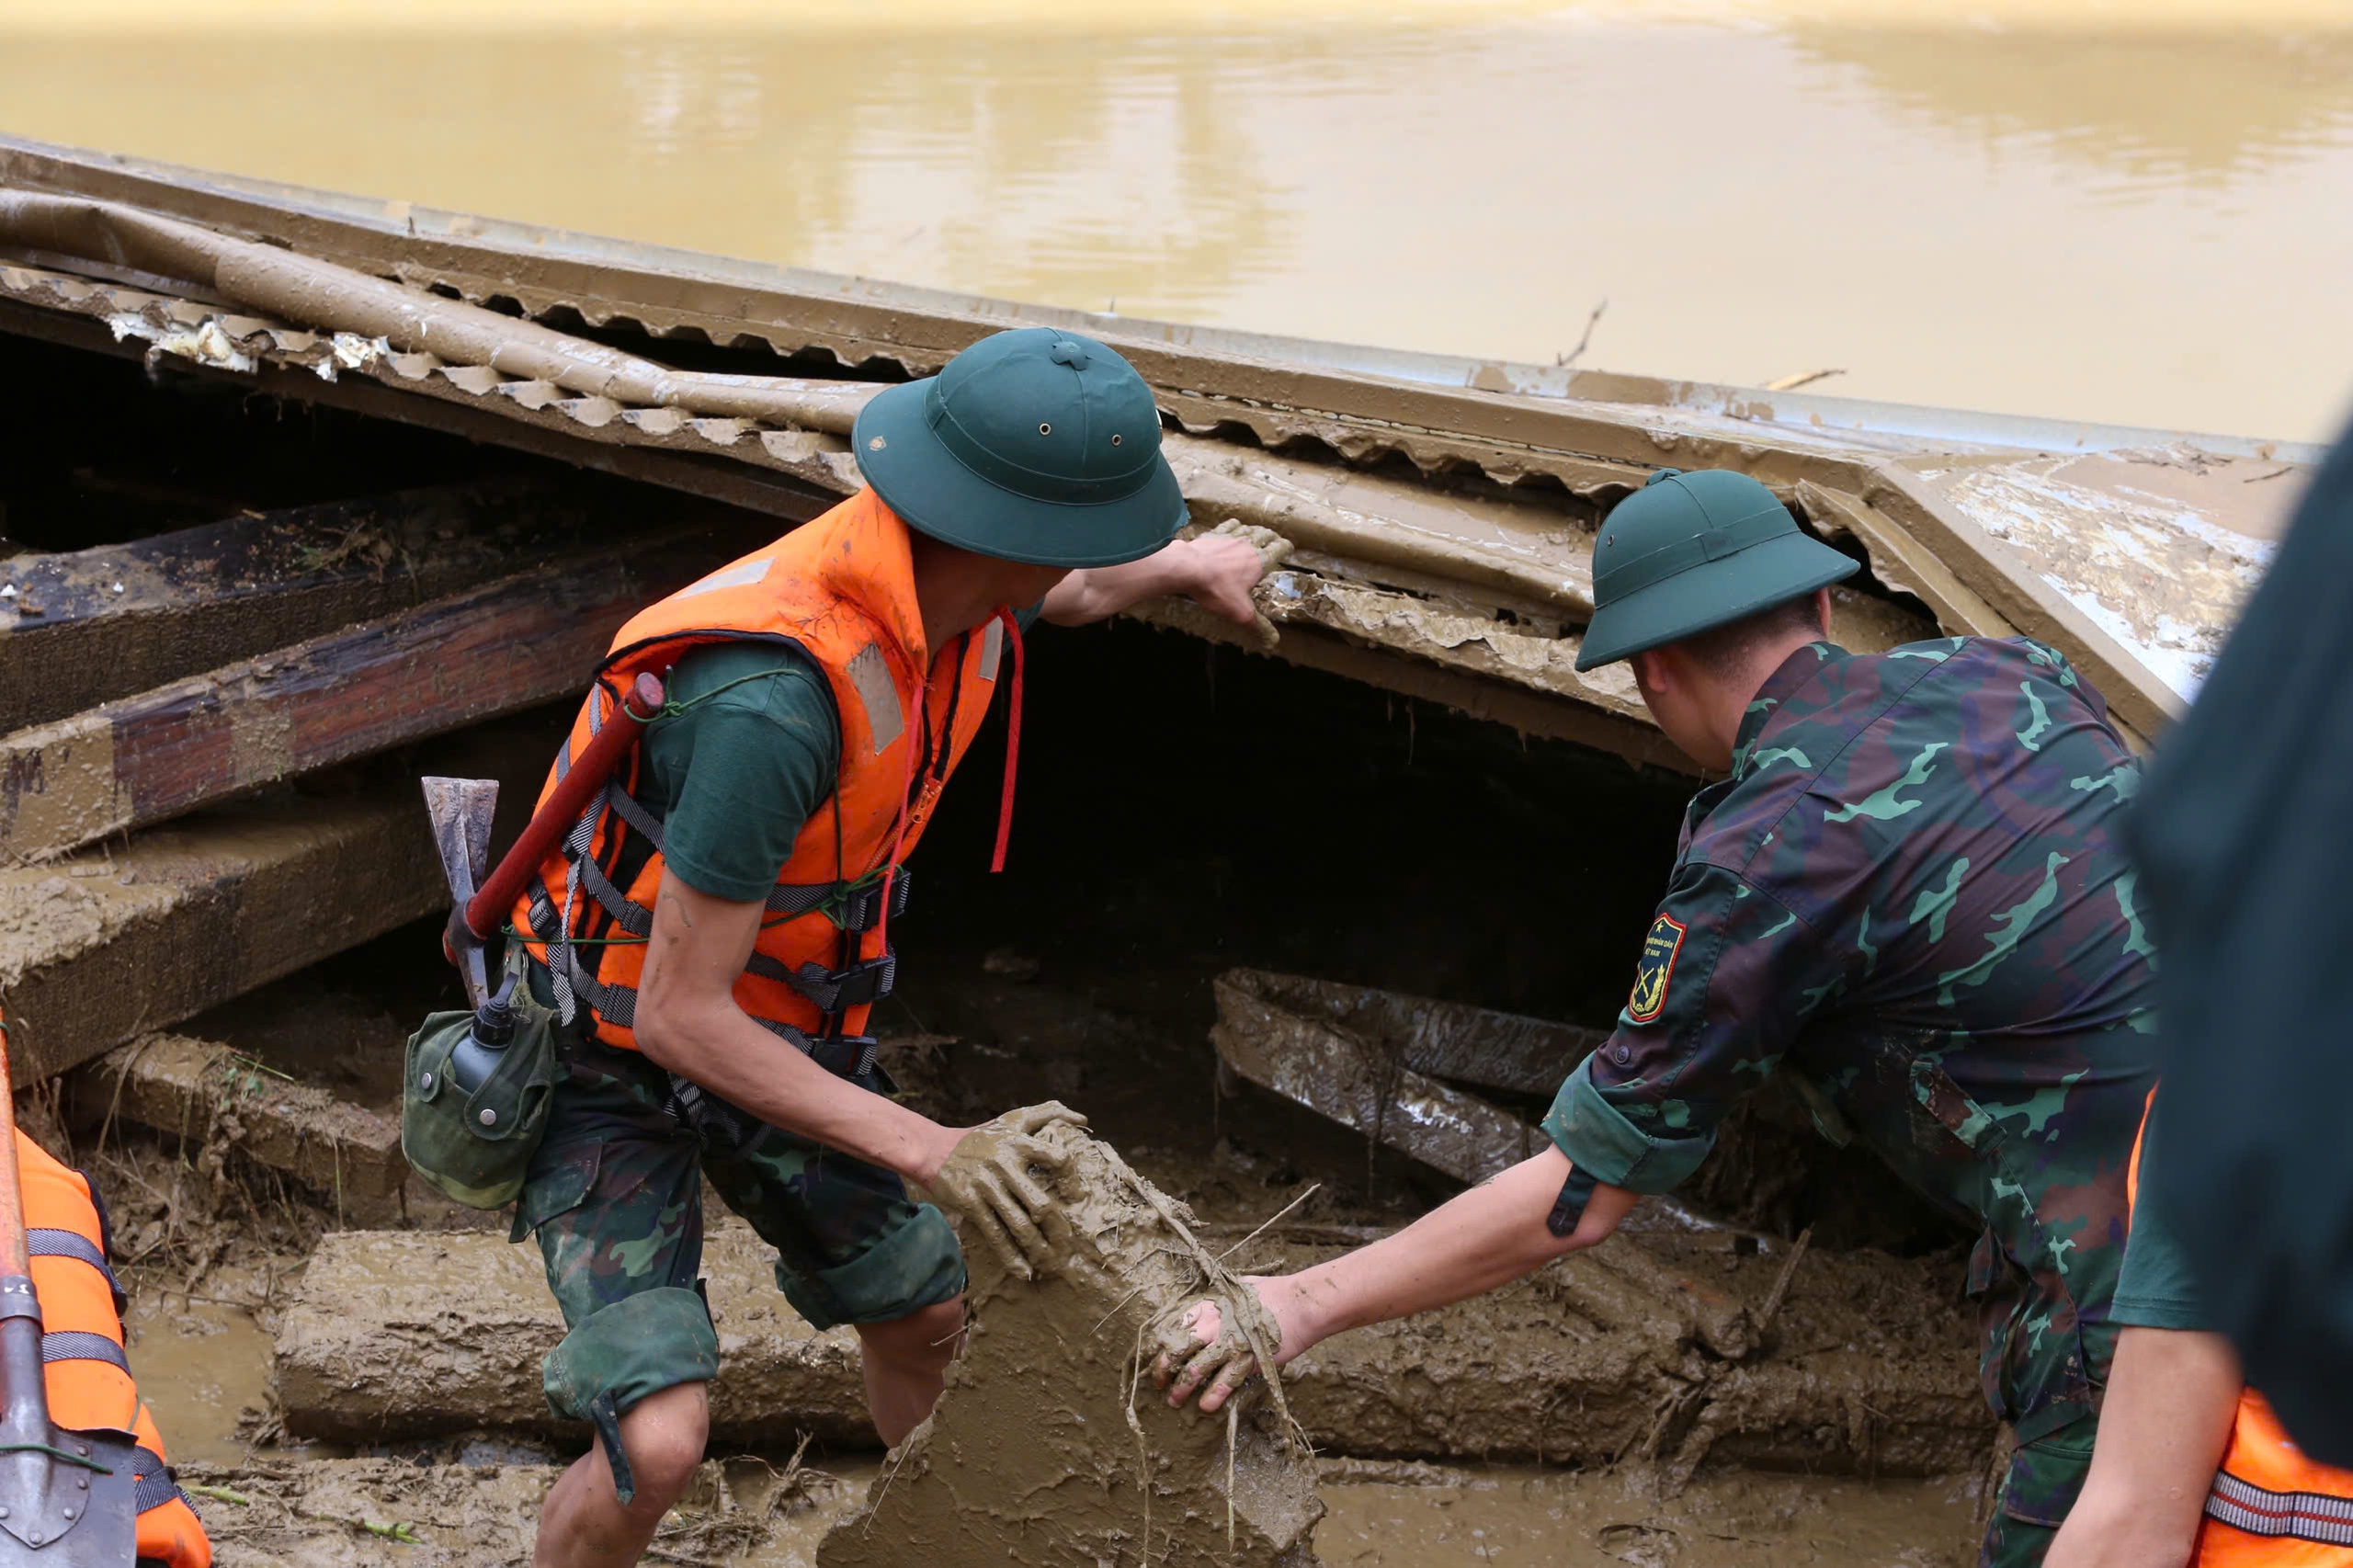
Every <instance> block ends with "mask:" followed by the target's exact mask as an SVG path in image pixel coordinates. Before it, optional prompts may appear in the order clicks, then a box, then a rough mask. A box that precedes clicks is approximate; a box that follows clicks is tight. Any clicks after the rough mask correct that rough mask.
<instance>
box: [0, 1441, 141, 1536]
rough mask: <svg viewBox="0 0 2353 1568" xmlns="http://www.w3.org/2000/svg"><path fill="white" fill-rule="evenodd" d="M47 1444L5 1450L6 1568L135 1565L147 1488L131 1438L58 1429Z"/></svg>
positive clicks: (1, 1518)
mask: <svg viewBox="0 0 2353 1568" xmlns="http://www.w3.org/2000/svg"><path fill="white" fill-rule="evenodd" d="M36 1441H38V1439H36ZM45 1447H46V1449H47V1450H48V1451H46V1452H44V1451H43V1449H41V1448H34V1447H25V1448H19V1449H17V1450H16V1451H14V1452H7V1453H0V1568H131V1565H132V1563H133V1562H136V1561H137V1559H138V1556H139V1483H138V1482H137V1481H136V1480H134V1479H133V1476H132V1461H133V1460H134V1458H135V1457H136V1449H134V1448H133V1446H132V1443H131V1435H130V1434H129V1433H127V1432H111V1431H103V1430H100V1431H89V1432H69V1431H66V1430H64V1429H63V1428H62V1427H57V1426H51V1427H49V1428H48V1440H47V1443H46V1445H45Z"/></svg>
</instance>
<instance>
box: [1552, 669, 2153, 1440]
mask: <svg viewBox="0 0 2353 1568" xmlns="http://www.w3.org/2000/svg"><path fill="white" fill-rule="evenodd" d="M2140 778H2141V770H2140V765H2139V763H2138V761H2137V760H2136V759H2135V758H2134V757H2133V756H2132V755H2131V752H2130V751H2128V750H2127V749H2126V747H2125V746H2124V744H2123V743H2122V742H2121V741H2120V740H2119V739H2118V738H2117V735H2116V733H2115V732H2114V731H2113V730H2111V729H2110V728H2109V724H2108V720H2107V706H2106V704H2105V703H2104V702H2103V701H2102V700H2101V699H2100V696H2099V694H2098V693H2097V691H2095V690H2093V689H2092V688H2091V687H2088V686H2086V685H2085V684H2084V683H2083V682H2082V681H2081V680H2080V679H2078V678H2077V676H2076V675H2075V671H2074V670H2073V669H2072V668H2070V667H2069V665H2068V664H2067V662H2066V660H2065V659H2064V658H2063V657H2062V656H2061V655H2060V654H2059V653H2055V652H2053V651H2052V650H2051V649H2049V648H2046V647H2043V646H2042V645H2041V644H2040V643H2036V642H2028V641H2024V640H2022V639H2021V640H2008V641H1998V642H1997V641H1992V640H1988V639H1978V638H1949V639H1942V640H1939V641H1937V642H1918V643H1914V644H1912V645H1910V646H1907V647H1903V648H1897V649H1894V650H1893V651H1892V652H1890V653H1881V654H1870V655H1861V654H1853V653H1846V652H1844V651H1843V650H1840V649H1837V648H1835V647H1832V646H1830V645H1828V644H1826V643H1816V644H1814V645H1813V647H1811V648H1809V649H1807V650H1804V651H1802V652H1801V653H1797V654H1795V655H1793V656H1792V657H1791V658H1790V660H1789V661H1788V662H1787V663H1786V664H1784V665H1782V666H1781V667H1780V668H1779V670H1777V671H1775V672H1774V674H1773V676H1772V677H1771V678H1770V679H1769V680H1768V681H1767V682H1766V683H1765V686H1764V687H1763V689H1762V690H1760V691H1759V692H1758V693H1757V696H1756V701H1755V702H1754V703H1752V704H1751V706H1750V708H1749V711H1748V714H1747V717H1746V718H1745V720H1744V721H1743V722H1742V725H1741V733H1740V741H1739V745H1738V747H1737V749H1736V750H1735V751H1734V753H1733V769H1732V777H1731V778H1728V779H1726V780H1724V781H1723V782H1722V783H1719V784H1712V785H1710V786H1709V787H1708V788H1706V789H1704V790H1700V792H1699V795H1698V796H1697V797H1695V798H1694V799H1693V801H1692V802H1691V807H1690V811H1689V813H1688V815H1687V816H1686V818H1685V820H1684V829H1683V842H1682V846H1681V848H1680V851H1679V853H1678V854H1677V858H1676V862H1675V869H1674V873H1673V876H1672V878H1671V880H1670V881H1669V884H1668V890H1667V895H1666V898H1665V902H1664V903H1662V904H1661V905H1660V906H1659V910H1658V914H1657V915H1656V917H1655V918H1654V921H1653V923H1652V925H1651V927H1650V930H1649V932H1648V934H1647V935H1646V937H1645V938H1644V942H1643V951H1642V955H1641V959H1640V960H1639V962H1638V965H1637V971H1636V978H1635V982H1634V986H1633V993H1632V994H1631V996H1630V997H1629V998H1628V1001H1627V1005H1626V1009H1625V1011H1624V1012H1623V1013H1622V1014H1621V1015H1620V1018H1619V1022H1618V1028H1617V1031H1616V1032H1615V1033H1614V1034H1613V1035H1612V1036H1611V1038H1610V1039H1609V1040H1608V1042H1607V1043H1606V1044H1605V1045H1604V1046H1603V1047H1602V1048H1601V1049H1600V1050H1599V1051H1596V1052H1594V1054H1593V1055H1592V1056H1590V1057H1588V1058H1587V1059H1586V1061H1585V1062H1583V1063H1581V1064H1580V1065H1579V1066H1578V1067H1577V1069H1576V1071H1575V1072H1574V1074H1571V1075H1570V1078H1569V1080H1568V1082H1567V1083H1566V1084H1565V1085H1563V1086H1562V1089H1561V1093H1560V1096H1559V1098H1558V1099H1557V1100H1556V1101H1555V1102H1554V1104H1553V1107H1552V1113H1551V1115H1550V1116H1548V1117H1547V1118H1546V1119H1545V1124H1544V1125H1545V1130H1546V1131H1548V1132H1549V1133H1551V1134H1552V1139H1553V1141H1554V1142H1557V1143H1558V1144H1559V1145H1560V1147H1561V1149H1562V1151H1563V1153H1566V1154H1567V1155H1568V1156H1569V1158H1570V1160H1571V1161H1572V1162H1573V1163H1574V1164H1575V1165H1578V1166H1579V1167H1581V1168H1583V1169H1584V1170H1586V1172H1587V1173H1588V1174H1590V1175H1592V1176H1595V1177H1597V1178H1598V1179H1599V1180H1602V1181H1605V1182H1610V1183H1613V1184H1616V1185H1618V1186H1620V1187H1630V1188H1632V1189H1633V1190H1635V1191H1638V1192H1664V1191H1665V1190H1667V1189H1668V1188H1670V1187H1674V1186H1676V1185H1677V1183H1678V1182H1680V1181H1682V1180H1683V1179H1684V1178H1685V1177H1686V1176H1689V1175H1690V1174H1691V1172H1692V1170H1693V1169H1694V1168H1695V1167H1696V1166H1697V1165H1699V1161H1700V1159H1701V1158H1702V1157H1703V1156H1704V1155H1705V1154H1706V1153H1707V1152H1708V1150H1709V1148H1710V1147H1711V1145H1712V1143H1713V1142H1714V1139H1715V1129H1716V1127H1717V1125H1718V1124H1719V1123H1720V1122H1721V1121H1722V1119H1723V1116H1724V1114H1725V1112H1726V1111H1727V1110H1728V1109H1729V1108H1731V1106H1732V1104H1733V1101H1734V1100H1735V1099H1736V1098H1737V1097H1738V1096H1740V1095H1741V1094H1742V1093H1743V1092H1745V1090H1747V1089H1750V1088H1753V1087H1755V1086H1756V1085H1758V1084H1760V1083H1762V1082H1763V1081H1764V1080H1765V1079H1766V1078H1767V1077H1768V1075H1770V1074H1773V1073H1775V1072H1777V1071H1787V1072H1791V1073H1793V1074H1796V1076H1797V1080H1798V1086H1799V1088H1800V1089H1801V1091H1802V1093H1803V1094H1804V1095H1805V1096H1806V1098H1807V1099H1808V1100H1809V1102H1811V1103H1812V1104H1813V1106H1814V1107H1815V1108H1816V1119H1817V1121H1819V1122H1820V1123H1821V1125H1822V1128H1823V1131H1824V1133H1825V1135H1827V1136H1830V1137H1832V1138H1833V1139H1834V1140H1837V1141H1840V1142H1843V1141H1845V1139H1846V1138H1847V1137H1849V1136H1853V1137H1859V1138H1861V1139H1862V1140H1863V1141H1864V1142H1865V1143H1866V1144H1867V1145H1868V1146H1870V1148H1872V1149H1874V1150H1875V1151H1877V1152H1878V1153H1880V1154H1881V1156H1882V1157H1884V1158H1885V1159H1886V1161H1887V1163H1888V1164H1889V1165H1892V1166H1893V1167H1894V1168H1895V1170H1896V1171H1897V1172H1898V1173H1899V1174H1900V1175H1901V1176H1904V1179H1905V1180H1907V1181H1909V1182H1910V1183H1911V1184H1912V1185H1913V1186H1914V1187H1917V1188H1918V1189H1919V1190H1920V1191H1921V1192H1922V1193H1924V1194H1926V1195H1927V1197H1928V1198H1929V1199H1931V1200H1932V1201H1934V1202H1935V1203H1937V1204H1938V1206H1939V1207H1941V1208H1943V1209H1945V1210H1948V1211H1949V1212H1950V1213H1952V1214H1954V1215H1956V1216H1958V1217H1960V1218H1961V1219H1963V1220H1964V1221H1966V1222H1968V1223H1971V1224H1972V1225H1977V1226H1982V1227H1983V1232H1984V1234H1983V1238H1982V1240H1981V1241H1980V1243H1979V1245H1978V1248H1977V1252H1976V1256H1974V1257H1973V1258H1972V1262H1971V1270H1970V1273H1971V1278H1970V1288H1971V1290H1972V1294H1973V1295H1975V1296H1977V1297H1978V1298H1979V1299H1980V1301H1981V1302H1982V1305H1983V1308H1984V1364H1983V1381H1984V1390H1985V1394H1986V1398H1987V1400H1988V1401H1989V1403H1992V1404H1993V1406H1994V1408H1995V1411H1996V1412H1997V1413H1998V1414H2000V1415H2004V1416H2006V1417H2008V1418H2010V1419H2012V1420H2020V1419H2024V1420H2025V1421H2026V1426H2024V1427H2022V1429H2021V1437H2031V1436H2032V1435H2033V1434H2034V1433H2036V1432H2039V1431H2041V1430H2046V1429H2048V1428H2049V1427H2050V1426H2055V1425H2058V1424H2060V1423H2062V1422H2063V1421H2064V1420H2066V1419H2070V1418H2072V1417H2073V1416H2074V1415H2077V1414H2080V1413H2082V1412H2083V1411H2085V1410H2086V1409H2088V1408H2089V1403H2090V1398H2091V1395H2092V1391H2093V1390H2094V1389H2096V1388H2097V1386H2098V1385H2100V1384H2101V1383H2103V1382H2104V1381H2105V1380H2106V1375H2107V1366H2108V1359H2109V1350H2110V1349H2111V1347H2112V1346H2113V1343H2114V1334H2115V1329H2114V1325H2113V1324H2110V1323H2109V1315H2108V1314H2109V1302H2110V1299H2111V1297H2112V1296H2113V1295H2114V1292H2115V1288H2116V1276H2117V1269H2118V1266H2119V1264H2120V1260H2121V1256H2122V1253H2123V1240H2124V1233H2125V1214H2126V1209H2125V1196H2124V1169H2125V1164H2126V1161H2127V1158H2128V1157H2129V1155H2130V1153H2131V1147H2132V1139H2133V1134H2134V1131H2135V1130H2136V1128H2137V1127H2138V1125H2139V1121H2140V1117H2141V1108H2142V1104H2143V1099H2144V1098H2145V1096H2147V1094H2148V1091H2149V1088H2150V1085H2151V1084H2152V1082H2153V1081H2154V1077H2153V1074H2154V1043H2155V1042H2154V1025H2155V1019H2154V1015H2153V1013H2152V1012H2151V1007H2152V1006H2153V1001H2152V998H2153V978H2154V954H2153V952H2152V950H2151V949H2150V945H2149V942H2148V939H2147V936H2146V933H2145V931H2144V929H2143V923H2142V915H2141V911H2140V908H2139V905H2138V903H2137V901H2136V895H2135V892H2134V888H2133V873H2132V869H2131V865H2130V864H2129V862H2128V861H2127V860H2126V858H2125V856H2124V851H2123V849H2122V847H2121V842H2120V836H2119V827H2120V821H2121V818H2122V816H2123V814H2124V809H2125V804H2126V802H2127V801H2129V800H2130V799H2131V796H2132V795H2133V793H2134V791H2135V790H2137V789H2138V787H2139V784H2140Z"/></svg>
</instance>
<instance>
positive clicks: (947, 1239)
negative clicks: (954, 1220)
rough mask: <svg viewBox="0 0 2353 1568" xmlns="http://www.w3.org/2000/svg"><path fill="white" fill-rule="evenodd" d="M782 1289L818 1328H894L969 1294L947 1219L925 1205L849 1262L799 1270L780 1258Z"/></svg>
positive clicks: (779, 1285)
mask: <svg viewBox="0 0 2353 1568" xmlns="http://www.w3.org/2000/svg"><path fill="white" fill-rule="evenodd" d="M776 1283H777V1289H779V1290H782V1291H783V1292H784V1299H785V1300H786V1301H790V1302H791V1303H792V1310H793V1311H794V1312H799V1313H800V1314H801V1316H802V1317H804V1318H807V1319H808V1320H809V1322H810V1323H811V1324H813V1326H815V1327H817V1328H820V1329H826V1328H832V1327H834V1326H835V1324H846V1323H849V1324H858V1323H891V1322H893V1321H895V1320H897V1319H899V1318H903V1317H905V1316H907V1315H908V1314H909V1313H911V1312H921V1311H922V1310H923V1309H924V1308H926V1307H933V1306H938V1304H939V1303H940V1302H942V1301H954V1300H955V1299H956V1298H957V1297H959V1296H961V1295H962V1294H963V1293H964V1254H963V1250H962V1249H961V1247H959V1246H958V1245H957V1244H956V1230H955V1227H954V1226H952V1225H950V1224H949V1222H948V1216H947V1215H945V1214H942V1213H941V1212H940V1211H939V1210H938V1209H937V1208H936V1207H934V1206H933V1205H931V1204H928V1203H926V1204H922V1205H919V1206H918V1207H916V1208H915V1210H914V1211H913V1212H912V1214H911V1215H910V1216H909V1217H908V1218H907V1219H906V1220H905V1221H903V1222H901V1223H900V1224H898V1225H896V1226H894V1227H893V1228H892V1229H891V1230H889V1231H886V1232H884V1233H882V1234H881V1235H880V1236H878V1237H877V1238H876V1239H875V1242H874V1244H873V1245H871V1246H870V1247H868V1248H867V1249H866V1250H865V1251H864V1252H862V1253H860V1254H858V1256H856V1257H854V1258H851V1259H850V1260H849V1261H848V1262H847V1263H842V1264H836V1265H835V1266H834V1267H831V1268H824V1269H810V1268H800V1267H794V1266H793V1265H792V1264H790V1263H789V1262H787V1261H786V1260H784V1259H782V1258H779V1259H778V1261H777V1266H776Z"/></svg>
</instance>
